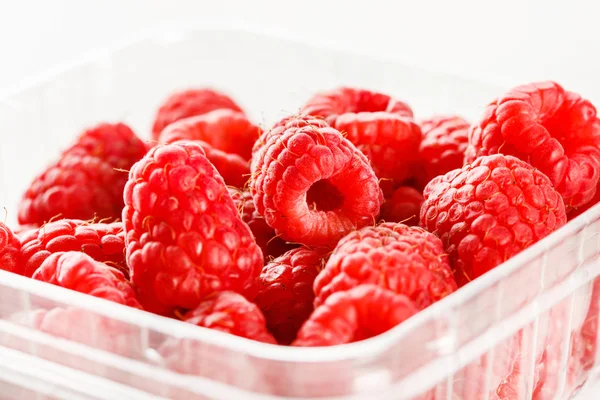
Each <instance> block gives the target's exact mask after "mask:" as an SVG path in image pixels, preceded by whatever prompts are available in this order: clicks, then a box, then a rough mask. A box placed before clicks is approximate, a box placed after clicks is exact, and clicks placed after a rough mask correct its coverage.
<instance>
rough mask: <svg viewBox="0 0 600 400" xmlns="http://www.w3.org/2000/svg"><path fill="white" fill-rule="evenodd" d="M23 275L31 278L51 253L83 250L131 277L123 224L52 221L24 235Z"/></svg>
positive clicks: (22, 237) (22, 251) (22, 252)
mask: <svg viewBox="0 0 600 400" xmlns="http://www.w3.org/2000/svg"><path fill="white" fill-rule="evenodd" d="M21 242H22V243H23V247H22V250H21V259H20V263H21V267H22V270H21V272H20V274H22V275H25V276H27V277H31V276H32V275H33V273H34V272H35V271H36V270H37V269H38V268H39V267H40V265H42V262H43V261H44V260H46V259H47V258H48V257H49V256H50V255H51V254H53V253H58V252H67V251H80V252H83V253H85V254H87V255H88V256H90V257H92V258H93V259H94V260H96V261H99V262H102V263H105V264H107V265H110V266H111V267H113V268H116V269H118V270H119V271H121V272H122V273H123V274H124V275H125V277H128V276H129V268H128V267H127V264H126V263H125V235H124V231H123V224H122V223H121V222H113V223H111V224H102V223H98V224H94V223H88V222H85V221H79V220H60V221H55V222H50V223H48V224H46V225H44V226H42V227H41V228H38V229H35V230H30V231H28V232H26V233H24V234H23V236H21Z"/></svg>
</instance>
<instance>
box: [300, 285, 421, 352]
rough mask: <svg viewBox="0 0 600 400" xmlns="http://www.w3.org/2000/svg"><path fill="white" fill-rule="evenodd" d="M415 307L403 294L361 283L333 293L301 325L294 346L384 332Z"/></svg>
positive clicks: (338, 341)
mask: <svg viewBox="0 0 600 400" xmlns="http://www.w3.org/2000/svg"><path fill="white" fill-rule="evenodd" d="M417 311H418V307H416V306H415V304H414V303H413V302H412V301H411V300H410V299H409V298H408V297H407V296H404V295H402V294H397V293H394V292H393V291H391V290H387V289H384V288H382V287H380V286H377V285H370V284H361V285H358V286H357V287H355V288H353V289H350V290H347V291H342V292H338V293H334V294H333V295H331V297H329V298H328V299H327V301H325V303H324V304H323V305H322V306H319V307H317V308H316V309H315V311H314V312H313V314H312V315H311V316H310V317H309V319H308V321H306V322H305V323H304V325H302V328H300V331H299V332H298V338H297V339H296V340H295V341H294V343H293V345H294V346H303V347H309V346H311V347H317V346H319V347H320V346H334V345H339V344H344V343H352V342H357V341H359V340H365V339H368V338H370V337H373V336H377V335H379V334H381V333H384V332H386V331H388V330H390V329H392V328H393V327H395V326H396V325H398V324H399V323H401V322H404V321H405V320H407V319H408V318H410V317H411V316H413V315H414V314H416V313H417Z"/></svg>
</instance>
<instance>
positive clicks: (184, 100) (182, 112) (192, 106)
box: [152, 89, 243, 139]
mask: <svg viewBox="0 0 600 400" xmlns="http://www.w3.org/2000/svg"><path fill="white" fill-rule="evenodd" d="M222 108H226V109H229V110H233V111H239V112H243V111H242V109H241V108H240V106H238V105H237V104H236V103H235V102H234V101H233V100H232V99H231V98H230V97H229V96H227V95H225V94H223V93H219V92H217V91H215V90H212V89H188V90H183V91H179V92H175V93H172V94H171V95H170V96H169V97H167V98H166V99H165V101H164V102H163V103H162V105H161V106H160V108H159V109H158V112H157V113H156V117H155V118H154V125H153V126H152V138H153V139H158V137H159V135H160V133H161V132H162V130H163V129H165V128H166V127H167V125H170V124H172V123H173V122H175V121H178V120H180V119H183V118H187V117H193V116H195V115H202V114H206V113H209V112H211V111H214V110H218V109H222Z"/></svg>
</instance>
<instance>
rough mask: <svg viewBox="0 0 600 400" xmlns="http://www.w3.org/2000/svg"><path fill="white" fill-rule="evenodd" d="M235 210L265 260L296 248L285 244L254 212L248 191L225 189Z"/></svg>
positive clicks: (263, 219)
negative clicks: (252, 236)
mask: <svg viewBox="0 0 600 400" xmlns="http://www.w3.org/2000/svg"><path fill="white" fill-rule="evenodd" d="M227 190H229V194H230V195H231V199H232V200H233V204H235V208H237V210H238V213H239V214H240V217H242V221H244V222H245V223H246V224H247V225H248V227H249V228H250V230H251V231H252V235H254V239H255V240H256V244H258V246H259V247H260V249H261V250H262V253H263V255H264V256H265V259H273V258H276V257H279V256H280V255H282V254H283V253H285V252H286V251H288V250H291V249H293V248H295V247H296V245H294V244H291V243H286V242H285V241H284V240H283V239H281V238H280V237H278V236H277V235H276V234H275V230H274V229H273V228H271V227H270V226H269V225H267V222H266V221H265V218H264V217H263V216H262V215H260V214H259V213H257V212H256V207H255V206H254V200H253V199H252V193H250V191H249V190H244V191H240V190H239V189H236V188H227Z"/></svg>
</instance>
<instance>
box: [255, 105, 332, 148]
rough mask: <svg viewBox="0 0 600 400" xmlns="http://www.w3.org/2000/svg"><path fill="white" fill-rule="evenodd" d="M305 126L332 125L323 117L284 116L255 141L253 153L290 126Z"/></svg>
mask: <svg viewBox="0 0 600 400" xmlns="http://www.w3.org/2000/svg"><path fill="white" fill-rule="evenodd" d="M305 126H313V127H318V128H325V127H328V126H330V125H329V124H328V123H327V122H326V121H325V120H324V119H323V118H317V117H314V116H312V115H304V114H296V115H290V116H288V117H285V118H282V119H280V120H279V121H277V122H276V123H275V124H274V125H273V126H272V127H271V129H269V130H266V131H264V132H263V133H262V134H261V135H260V137H259V138H258V140H257V141H256V142H254V147H253V148H252V155H253V156H254V154H256V153H257V152H258V150H260V148H261V147H263V146H264V145H265V144H267V142H269V141H270V140H273V139H274V138H275V137H278V136H281V135H282V134H283V133H285V131H287V130H288V129H290V128H302V127H305Z"/></svg>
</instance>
